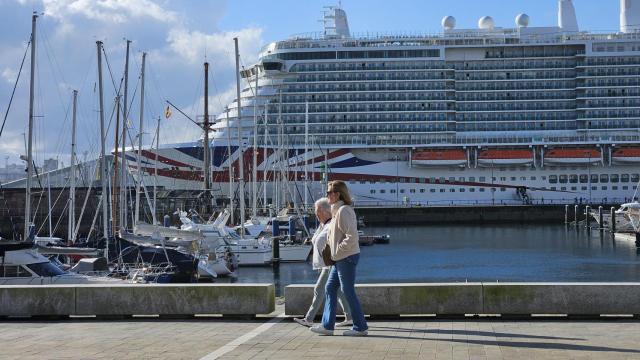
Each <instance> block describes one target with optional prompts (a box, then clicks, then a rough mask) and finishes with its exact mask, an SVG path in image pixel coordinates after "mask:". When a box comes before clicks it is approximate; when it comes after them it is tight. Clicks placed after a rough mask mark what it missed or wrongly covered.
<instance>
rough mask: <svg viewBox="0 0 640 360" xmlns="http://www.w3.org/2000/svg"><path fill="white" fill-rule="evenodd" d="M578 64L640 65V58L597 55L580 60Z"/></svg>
mask: <svg viewBox="0 0 640 360" xmlns="http://www.w3.org/2000/svg"><path fill="white" fill-rule="evenodd" d="M576 65H578V66H598V65H600V66H606V65H640V58H638V57H637V56H615V57H613V56H606V57H604V56H597V57H590V58H586V59H585V60H583V61H578V62H577V64H576Z"/></svg>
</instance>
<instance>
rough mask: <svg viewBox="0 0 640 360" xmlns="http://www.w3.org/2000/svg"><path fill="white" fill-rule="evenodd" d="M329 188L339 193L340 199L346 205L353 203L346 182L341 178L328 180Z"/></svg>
mask: <svg viewBox="0 0 640 360" xmlns="http://www.w3.org/2000/svg"><path fill="white" fill-rule="evenodd" d="M329 188H330V189H331V191H334V192H337V193H338V194H340V200H342V201H343V202H344V203H345V204H346V205H353V201H352V200H351V195H350V194H349V188H347V184H345V182H344V181H342V180H333V181H329Z"/></svg>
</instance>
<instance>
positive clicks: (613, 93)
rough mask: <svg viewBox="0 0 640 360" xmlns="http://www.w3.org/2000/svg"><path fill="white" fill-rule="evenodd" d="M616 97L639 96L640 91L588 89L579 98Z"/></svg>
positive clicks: (634, 89)
mask: <svg viewBox="0 0 640 360" xmlns="http://www.w3.org/2000/svg"><path fill="white" fill-rule="evenodd" d="M618 96H640V90H639V89H636V88H633V89H588V90H587V91H585V93H584V94H581V95H580V96H579V97H618Z"/></svg>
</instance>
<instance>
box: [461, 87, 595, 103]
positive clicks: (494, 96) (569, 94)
mask: <svg viewBox="0 0 640 360" xmlns="http://www.w3.org/2000/svg"><path fill="white" fill-rule="evenodd" d="M455 96H456V100H457V101H494V100H497V101H504V100H506V101H512V100H554V99H558V100H566V99H572V98H574V97H575V91H574V90H572V89H567V90H561V91H537V92H526V91H520V92H516V93H511V92H490V93H456V94H455ZM593 96H595V95H593Z"/></svg>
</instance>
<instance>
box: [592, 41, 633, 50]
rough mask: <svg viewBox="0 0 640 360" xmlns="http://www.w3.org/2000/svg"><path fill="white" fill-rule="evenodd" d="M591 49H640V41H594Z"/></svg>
mask: <svg viewBox="0 0 640 360" xmlns="http://www.w3.org/2000/svg"><path fill="white" fill-rule="evenodd" d="M591 49H592V50H593V52H625V51H640V43H611V42H608V43H594V44H592V45H591Z"/></svg>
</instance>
